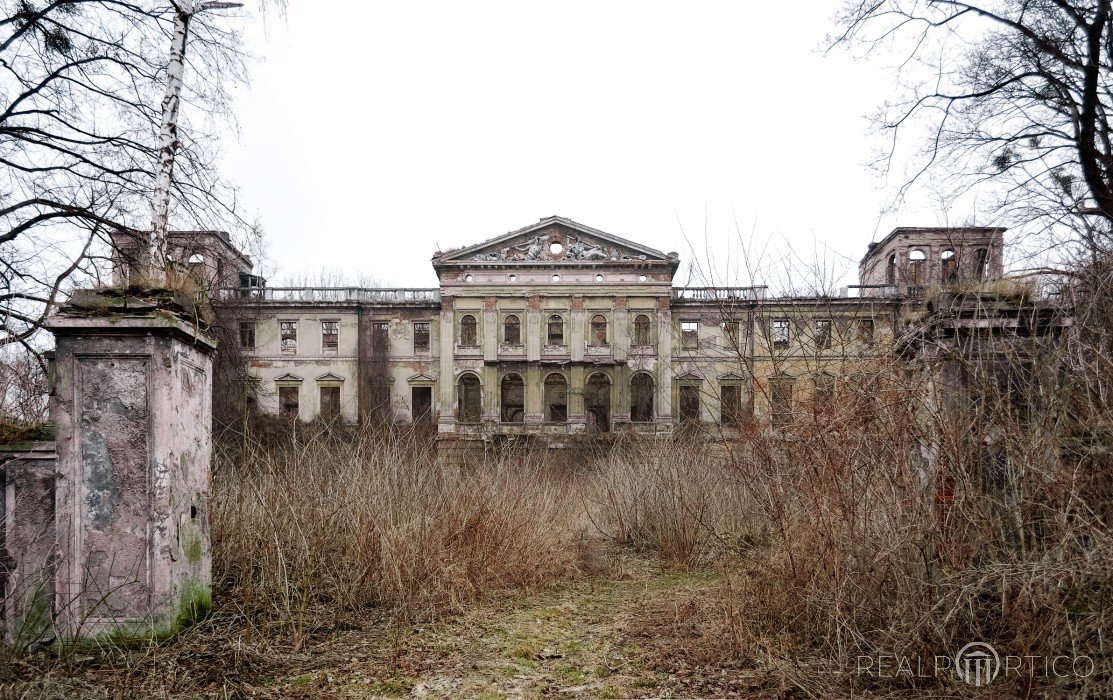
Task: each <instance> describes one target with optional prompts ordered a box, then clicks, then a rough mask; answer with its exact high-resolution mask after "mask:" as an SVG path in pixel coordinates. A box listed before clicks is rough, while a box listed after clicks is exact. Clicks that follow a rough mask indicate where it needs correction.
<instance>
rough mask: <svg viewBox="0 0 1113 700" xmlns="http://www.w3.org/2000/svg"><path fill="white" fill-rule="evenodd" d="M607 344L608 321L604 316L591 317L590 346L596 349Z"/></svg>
mask: <svg viewBox="0 0 1113 700" xmlns="http://www.w3.org/2000/svg"><path fill="white" fill-rule="evenodd" d="M606 344H607V319H606V317H604V316H603V315H602V314H596V315H595V316H592V317H591V339H590V340H589V341H588V345H594V346H596V347H598V346H602V345H606Z"/></svg>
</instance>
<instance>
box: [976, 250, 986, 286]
mask: <svg viewBox="0 0 1113 700" xmlns="http://www.w3.org/2000/svg"><path fill="white" fill-rule="evenodd" d="M974 279H976V280H978V281H979V282H980V281H982V280H986V279H989V251H988V250H986V249H985V248H978V249H977V250H975V251H974Z"/></svg>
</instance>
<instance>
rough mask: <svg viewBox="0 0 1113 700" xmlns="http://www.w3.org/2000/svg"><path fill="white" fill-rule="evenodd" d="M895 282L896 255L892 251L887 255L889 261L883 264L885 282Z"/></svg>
mask: <svg viewBox="0 0 1113 700" xmlns="http://www.w3.org/2000/svg"><path fill="white" fill-rule="evenodd" d="M896 283H897V256H896V254H895V253H894V254H893V255H890V256H889V262H888V264H887V265H886V266H885V284H896Z"/></svg>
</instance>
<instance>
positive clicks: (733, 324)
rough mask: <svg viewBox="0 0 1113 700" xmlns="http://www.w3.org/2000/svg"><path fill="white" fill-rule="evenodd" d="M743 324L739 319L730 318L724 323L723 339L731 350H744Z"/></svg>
mask: <svg viewBox="0 0 1113 700" xmlns="http://www.w3.org/2000/svg"><path fill="white" fill-rule="evenodd" d="M741 333H742V324H741V322H739V321H738V319H734V318H728V319H727V320H725V321H723V339H724V340H725V341H726V346H727V348H728V349H730V350H740V349H742V343H741V339H742V335H741Z"/></svg>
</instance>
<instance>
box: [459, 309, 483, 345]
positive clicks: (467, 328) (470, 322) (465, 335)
mask: <svg viewBox="0 0 1113 700" xmlns="http://www.w3.org/2000/svg"><path fill="white" fill-rule="evenodd" d="M460 345H463V346H464V347H469V348H473V347H475V346H477V345H479V334H478V332H477V328H476V323H475V316H472V315H470V314H468V315H466V316H464V317H463V318H461V319H460Z"/></svg>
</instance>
